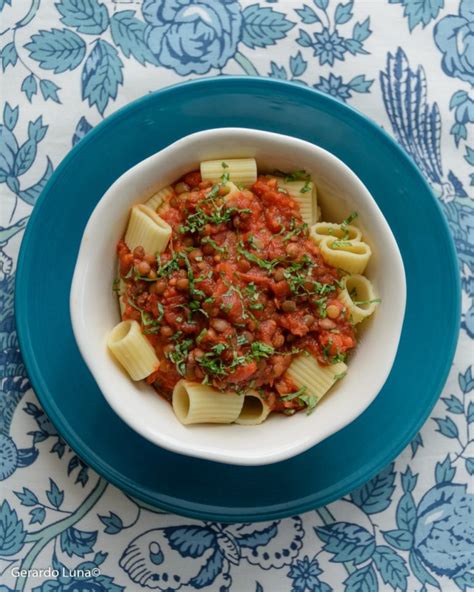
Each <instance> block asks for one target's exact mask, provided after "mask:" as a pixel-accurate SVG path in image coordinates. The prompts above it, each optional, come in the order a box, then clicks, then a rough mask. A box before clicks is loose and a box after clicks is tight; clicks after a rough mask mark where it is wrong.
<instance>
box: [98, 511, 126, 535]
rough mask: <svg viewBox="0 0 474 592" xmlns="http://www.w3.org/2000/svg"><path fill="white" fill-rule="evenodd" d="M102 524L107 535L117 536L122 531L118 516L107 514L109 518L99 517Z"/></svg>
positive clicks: (111, 513)
mask: <svg viewBox="0 0 474 592" xmlns="http://www.w3.org/2000/svg"><path fill="white" fill-rule="evenodd" d="M99 519H100V521H101V522H102V524H105V529H104V532H105V533H107V534H117V533H118V532H120V531H121V530H122V529H123V522H122V519H121V518H120V516H117V514H114V512H109V516H99Z"/></svg>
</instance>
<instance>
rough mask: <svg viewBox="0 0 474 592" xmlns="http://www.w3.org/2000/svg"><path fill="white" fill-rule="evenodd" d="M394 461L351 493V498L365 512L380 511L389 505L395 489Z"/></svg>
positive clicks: (373, 512)
mask: <svg viewBox="0 0 474 592" xmlns="http://www.w3.org/2000/svg"><path fill="white" fill-rule="evenodd" d="M393 467H394V463H391V464H390V465H389V466H388V467H386V468H385V469H384V470H383V471H381V472H380V473H379V474H378V475H376V476H375V477H373V479H371V480H370V481H368V482H367V483H365V484H364V485H362V486H361V487H359V489H356V490H355V491H353V492H352V493H351V500H352V501H353V502H354V503H355V504H356V505H357V506H358V507H359V508H361V509H362V510H364V512H367V514H376V513H377V512H382V511H383V510H385V509H386V508H388V506H389V505H390V501H391V497H392V494H393V491H394V489H395V486H394V484H393V483H394V481H395V472H394V470H393Z"/></svg>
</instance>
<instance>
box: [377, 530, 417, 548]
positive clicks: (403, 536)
mask: <svg viewBox="0 0 474 592" xmlns="http://www.w3.org/2000/svg"><path fill="white" fill-rule="evenodd" d="M382 534H383V538H384V539H385V540H386V541H387V543H388V544H389V545H392V547H395V549H399V550H400V551H408V550H409V549H411V548H412V546H413V535H412V533H411V532H410V531H408V530H404V529H401V528H400V529H395V530H387V531H386V532H383V533H382Z"/></svg>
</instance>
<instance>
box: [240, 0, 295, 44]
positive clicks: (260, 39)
mask: <svg viewBox="0 0 474 592" xmlns="http://www.w3.org/2000/svg"><path fill="white" fill-rule="evenodd" d="M242 17H243V26H242V43H244V44H245V45H246V46H247V47H250V48H251V49H254V48H255V47H267V46H268V45H275V43H276V42H277V41H278V40H279V39H283V38H284V37H285V36H286V34H287V33H288V31H290V29H292V28H293V27H294V26H295V25H294V23H292V22H290V21H289V20H288V19H287V18H286V16H285V14H284V13H282V12H277V11H276V10H273V8H268V7H262V6H259V5H258V4H251V5H250V6H247V8H245V10H244V11H243V13H242Z"/></svg>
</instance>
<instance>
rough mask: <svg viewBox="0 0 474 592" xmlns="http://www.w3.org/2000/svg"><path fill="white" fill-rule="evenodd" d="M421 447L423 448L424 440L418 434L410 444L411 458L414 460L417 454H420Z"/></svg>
mask: <svg viewBox="0 0 474 592" xmlns="http://www.w3.org/2000/svg"><path fill="white" fill-rule="evenodd" d="M420 446H421V447H423V438H422V436H421V434H420V432H418V434H417V435H416V436H415V437H414V438H413V440H412V441H411V442H410V448H411V457H412V458H414V457H415V455H416V453H417V452H418V448H419V447H420Z"/></svg>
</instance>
